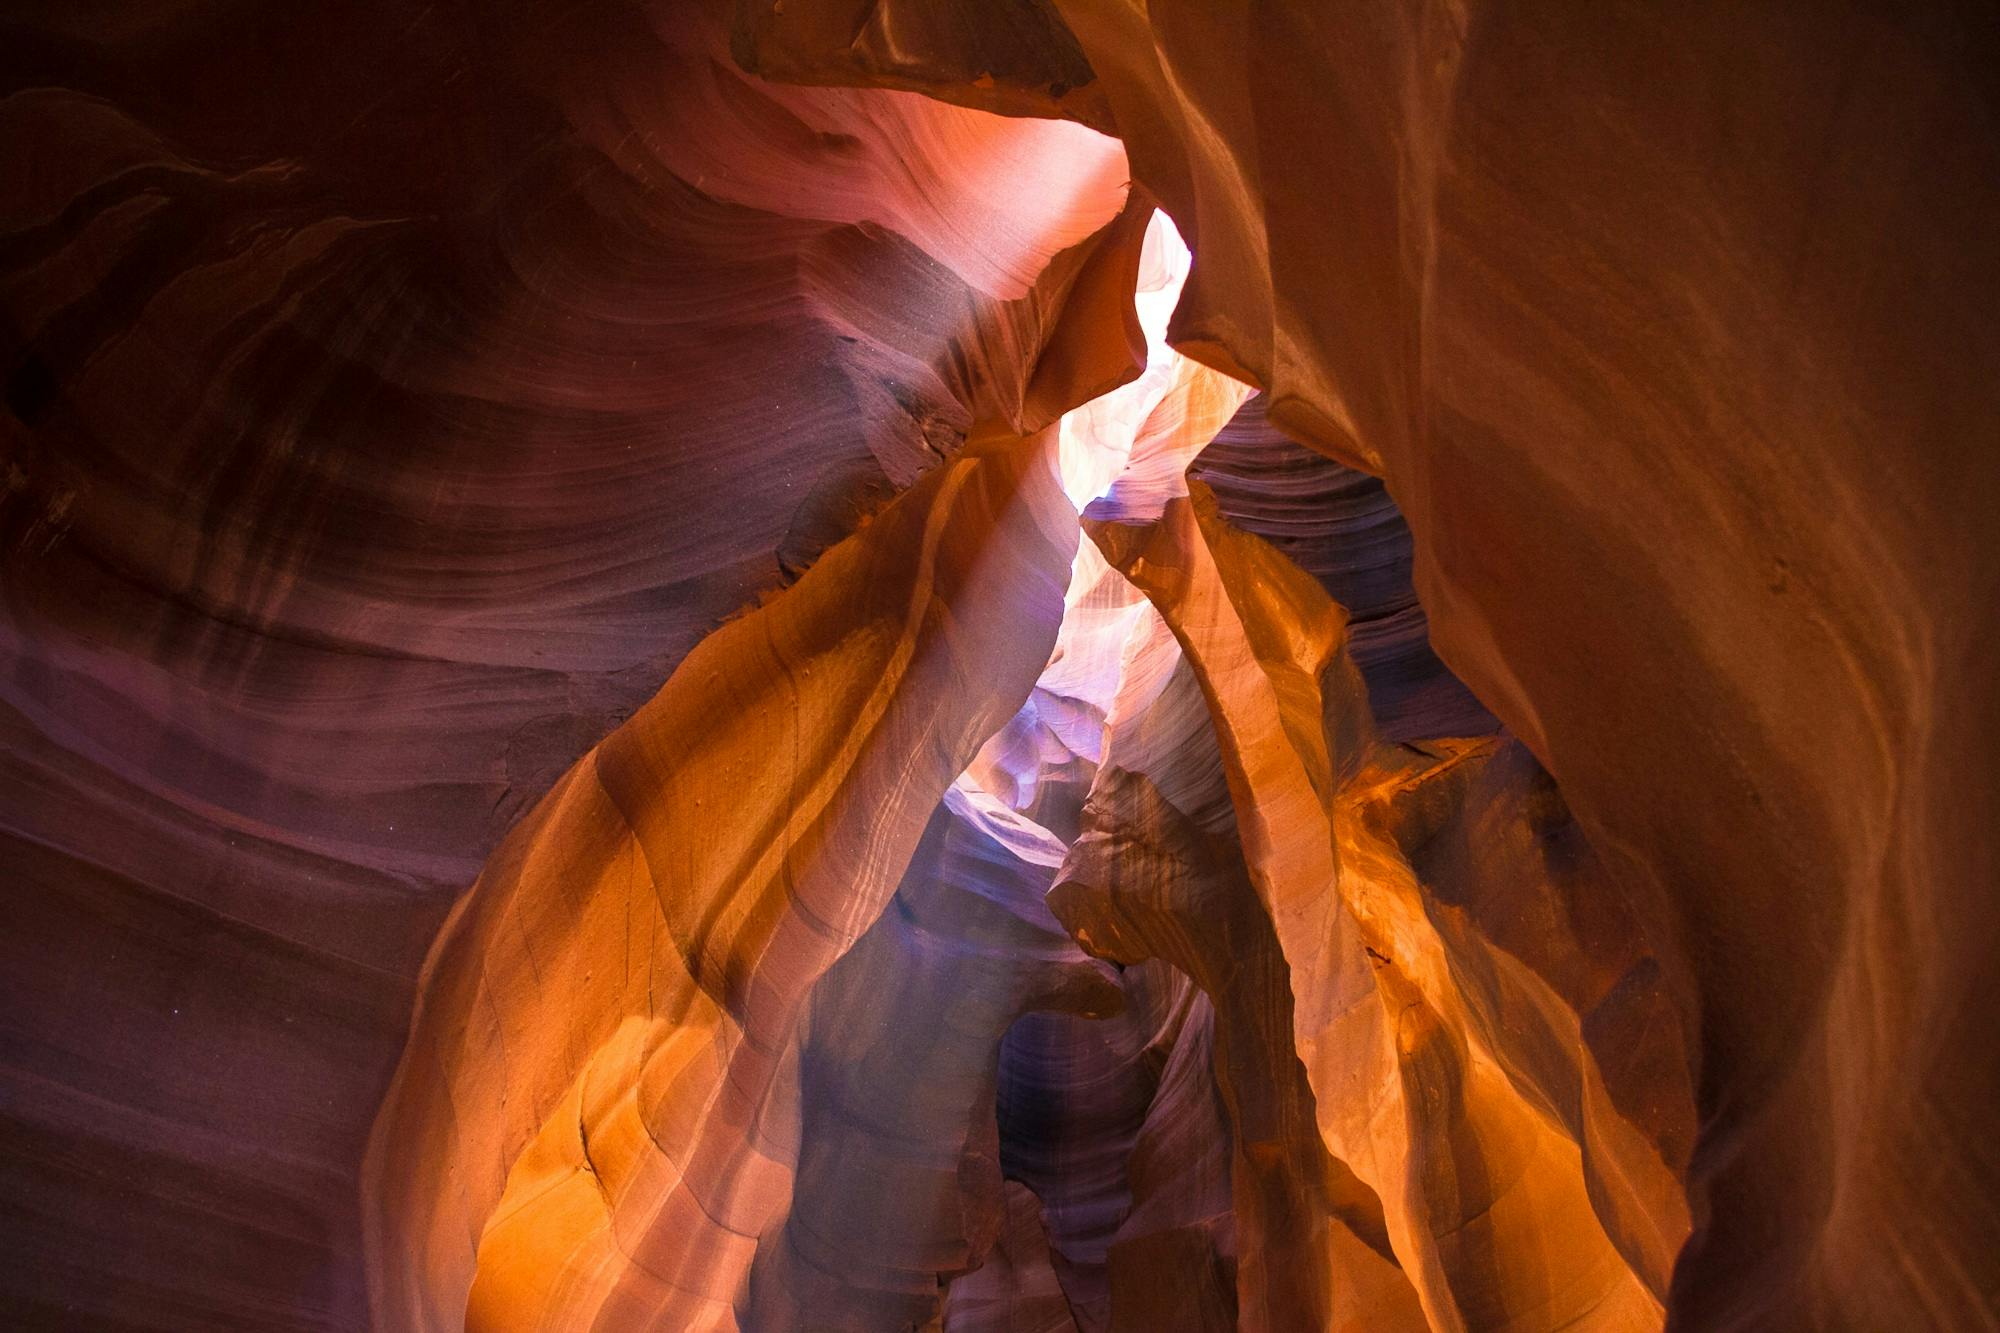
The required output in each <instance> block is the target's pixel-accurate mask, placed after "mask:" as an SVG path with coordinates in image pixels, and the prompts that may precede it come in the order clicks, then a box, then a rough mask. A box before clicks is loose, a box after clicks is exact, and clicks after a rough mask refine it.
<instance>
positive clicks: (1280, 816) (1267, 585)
mask: <svg viewBox="0 0 2000 1333" xmlns="http://www.w3.org/2000/svg"><path fill="white" fill-rule="evenodd" d="M1092 532H1093V536H1094V537H1095V538H1096V539H1097V541H1098V542H1099V544H1100V545H1101V546H1102V547H1103V548H1104V549H1105V552H1106V555H1107V557H1108V558H1109V559H1110V560H1111V563H1112V564H1113V565H1114V566H1115V567H1117V568H1119V569H1120V570H1122V571H1123V572H1125V573H1126V574H1127V575H1128V577H1130V578H1131V579H1132V580H1133V581H1134V583H1135V584H1137V585H1138V586H1139V587H1140V588H1141V589H1142V590H1144V591H1145V592H1146V593H1147V594H1148V596H1149V597H1150V598H1152V600H1153V602H1154V605H1155V607H1156V608H1157V609H1158V610H1159V612H1160V615H1161V617H1162V618H1163V619H1164V620H1165V621H1166V622H1167V624H1168V625H1169V626H1171V627H1172V628H1173V630H1174V633H1175V635H1176V637H1177V639H1178V640H1179V641H1180V644H1181V647H1182V649H1183V651H1184V652H1185V653H1186V654H1187V658H1188V661H1189V664H1190V665H1191V666H1192V667H1193V669H1194V671H1195V673H1196V675H1197V676H1198V677H1199V678H1200V681H1201V685H1202V691H1203V694H1204V696H1205V697H1206V699H1207V701H1208V703H1209V707H1210V710H1211V715H1212V716H1213V718H1214V721H1215V727H1216V734H1217V739H1218V742H1219V744H1220V748H1221V751H1222V755H1223V761H1224V766H1225V770H1226V772H1227V775H1228V780H1229V788H1230V792H1231V796H1232V799H1233V801H1234V804H1235V810H1236V822H1237V827H1238V830H1239V832H1240V836H1241V846H1242V849H1243V855H1244V859H1245V862H1246V866H1247V872H1248V875H1249V878H1250V881H1251V883H1252V884H1253V885H1254V887H1255V892H1256V896H1257V898H1258V900H1259V901H1260V903H1261V904H1262V906H1263V908H1264V910H1265V911H1266V912H1267V913H1268V920H1269V922H1270V925H1271V926H1272V928H1273V931H1274V936H1275V939H1276V942H1277V944H1278V946H1279V949H1280V951H1281V954H1282V958H1283V961H1284V963H1285V965H1286V967H1287V969H1288V971H1289V976H1290V989H1291V994H1292V998H1293V1016H1292V1027H1293V1041H1294V1044H1295V1047H1296V1050H1297V1053H1298V1056H1299V1058H1300V1060H1301V1061H1302V1062H1303V1064H1304V1067H1305V1072H1306V1075H1307V1077H1308V1080H1309V1082H1310V1084H1311V1091H1312V1094H1313V1106H1314V1111H1315V1113H1316V1116H1317V1121H1318V1128H1319V1133H1320V1136H1321V1138H1322V1139H1323V1140H1324V1143H1325V1145H1326V1148H1327V1149H1328V1151H1330V1152H1331V1154H1332V1155H1333V1157H1334V1158H1335V1159H1337V1160H1338V1161H1340V1162H1342V1163H1344V1164H1345V1165H1346V1166H1347V1167H1348V1168H1350V1169H1351V1170H1352V1171H1353V1172H1354V1174H1355V1175H1356V1176H1357V1177H1358V1179H1359V1181H1360V1182H1361V1183H1362V1184H1364V1185H1366V1186H1367V1187H1368V1188H1369V1189H1371V1190H1372V1191H1373V1192H1374V1193H1375V1194H1376V1195H1377V1196H1378V1197H1379V1198H1380V1199H1381V1203H1382V1207H1383V1211H1384V1217H1385V1222H1386V1226H1387V1231H1388V1239H1389V1243H1390V1246H1391V1249H1392V1251H1393V1253H1394V1254H1395V1256H1396V1257H1397V1259H1398V1261H1399V1262H1400V1263H1401V1265H1402V1268H1403V1270H1404V1272H1405V1273H1407V1274H1408V1275H1409V1277H1410V1280H1411V1282H1412V1283H1413V1284H1414V1285H1415V1288H1416V1293H1417V1296H1418V1298H1419V1299H1420V1300H1421V1302H1422V1308H1423V1313H1424V1316H1425V1317H1426V1318H1427V1319H1428V1320H1429V1322H1430V1324H1431V1326H1432V1327H1434V1328H1445V1329H1459V1328H1488V1327H1502V1326H1506V1325H1508V1324H1512V1323H1516V1322H1519V1321H1521V1320H1524V1319H1526V1320H1530V1321H1532V1322H1535V1323H1540V1322H1542V1321H1544V1320H1546V1321H1548V1322H1549V1324H1550V1326H1552V1327H1553V1326H1561V1325H1563V1324H1565V1323H1569V1324H1572V1325H1573V1326H1576V1327H1592V1328H1603V1329H1607V1330H1609V1329H1627V1328H1633V1327H1644V1326H1652V1325H1657V1324H1658V1323H1659V1322H1660V1319H1661V1317H1662V1311H1661V1305H1660V1300H1659V1293H1657V1292H1655V1291H1652V1290H1649V1289H1648V1288H1647V1286H1646V1285H1645V1283H1644V1282H1643V1281H1641V1280H1640V1278H1638V1277H1637V1276H1635V1274H1634V1272H1633V1271H1632V1269H1631V1268H1630V1267H1629V1266H1628V1264H1627V1262H1626V1261H1625V1260H1624V1259H1623V1258H1622V1257H1621V1256H1620V1254H1619V1251H1618V1250H1617V1248H1615V1247H1614V1244H1613V1242H1612V1241H1611V1240H1610V1239H1609V1238H1607V1236H1606V1234H1605V1229H1604V1225H1603V1223H1602V1222H1601V1220H1600V1219H1599V1217H1598V1215H1597V1213H1596V1211H1595V1210H1594V1208H1593V1206H1592V1202H1591V1199H1590V1195H1589V1190H1588V1187H1587V1185H1586V1182H1585V1178H1584V1174H1585V1173H1584V1169H1583V1163H1582V1158H1581V1154H1580V1151H1579V1148H1578V1145H1577V1143H1576V1141H1575V1140H1573V1139H1571V1138H1569V1137H1568V1136H1566V1135H1565V1134H1563V1133H1562V1132H1561V1131H1560V1129H1558V1128H1557V1127H1556V1126H1554V1125H1552V1124H1550V1123H1549V1121H1548V1120H1547V1119H1546V1118H1545V1117H1544V1116H1543V1114H1542V1111H1541V1106H1540V1105H1539V1104H1538V1103H1536V1102H1531V1101H1530V1100H1529V1099H1527V1098H1525V1097H1524V1096H1523V1095H1522V1092H1521V1091H1520V1089H1518V1088H1517V1087H1516V1086H1514V1084H1513V1083H1511V1082H1510V1081H1509V1080H1508V1079H1507V1077H1506V1076H1505V1074H1504V1073H1503V1072H1502V1071H1501V1069H1500V1068H1499V1067H1498V1065H1497V1064H1496V1063H1495V1060H1494V1057H1493V1056H1492V1054H1491V1053H1490V1052H1488V1051H1487V1050H1486V1049H1485V1048H1484V1046H1483V1044H1482V1043H1481V1041H1480V1040H1479V1036H1478V1033H1477V1031H1476V1025H1475V1024H1473V1023H1472V1022H1471V1021H1470V1020H1469V1019H1468V1016H1467V1014H1466V1003H1465V1001H1464V999H1463V997H1462V996H1461V994H1460V992H1459V987H1458V983H1457V981H1456V979H1455V977H1454V975H1453V960H1452V957H1451V951H1450V949H1449V948H1448V947H1447V945H1446V943H1445V942H1444V941H1443V940H1442V939H1441V938H1440V937H1439V934H1438V932H1437V930H1436V929H1435V927H1433V926H1432V925H1431V923H1430V921H1429V918H1428V915H1427V913H1426V909H1425V906H1424V894H1423V891H1422V890H1421V888H1420V887H1419V885H1418V884H1417V881H1416V879H1415V876H1414V873H1413V872H1412V871H1411V869H1410V867H1409V865H1408V863H1407V862H1406V861H1405V860H1404V859H1403V857H1402V855H1401V853H1400V851H1399V850H1398V849H1397V848H1396V847H1395V845H1394V844H1393V843H1391V842H1389V841H1388V840H1387V839H1385V838H1383V837H1382V836H1381V835H1379V834H1378V833H1376V832H1375V831H1374V830H1373V828H1372V827H1371V822H1370V820H1369V819H1368V818H1367V817H1366V807H1367V805H1368V804H1369V803H1370V802H1371V801H1372V800H1375V799H1378V798H1379V792H1378V791H1377V790H1376V785H1375V784H1374V783H1373V782H1372V781H1371V780H1370V779H1369V777H1368V775H1367V773H1366V770H1365V769H1364V764H1365V761H1366V759H1367V757H1368V756H1369V755H1370V753H1371V750H1372V745H1371V742H1370V739H1369V728H1368V721H1367V716H1366V711H1365V710H1366V703H1365V698H1364V697H1363V695H1362V691H1361V688H1360V685H1359V682H1358V677H1357V675H1356V673H1355V670H1354V668H1353V666H1352V664H1351V662H1349V661H1348V660H1347V659H1346V655H1345V653H1344V650H1343V643H1342V628H1343V625H1342V617H1341V615H1340V613H1339V609H1338V608H1337V607H1335V606H1334V605H1333V604H1332V603H1331V602H1330V601H1328V600H1327V599H1326V596H1325V594H1324V593H1323V592H1322V591H1321V590H1320V588H1319V586H1318V584H1317V583H1316V582H1315V581H1314V580H1312V579H1311V578H1310V577H1309V576H1307V575H1305V574H1304V573H1303V571H1301V570H1299V569H1298V568H1297V567H1296V566H1293V565H1291V564H1290V563H1289V562H1287V561H1286V560H1285V559H1284V558H1283V557H1282V556H1281V555H1279V554H1278V553H1277V552H1276V551H1275V550H1274V549H1272V548H1271V547H1269V546H1267V545H1265V544H1264V543H1262V542H1260V541H1258V540H1257V539H1255V538H1252V537H1249V536H1247V535H1244V534H1241V533H1236V532H1233V531H1231V530H1230V529H1229V528H1228V527H1227V525H1226V524H1224V523H1223V522H1222V521H1221V519H1220V517H1219V515H1217V514H1216V512H1215V506H1214V502H1213V499H1212V498H1211V497H1210V496H1209V495H1208V494H1207V492H1206V491H1205V489H1204V488H1202V487H1200V486H1199V485H1196V486H1195V487H1194V488H1193V493H1192V494H1191V495H1190V496H1189V497H1186V498H1183V499H1180V500H1176V501H1174V502H1172V503H1170V504H1169V505H1168V506H1167V508H1166V510H1165V512H1164V513H1163V515H1162V516H1161V517H1160V519H1158V520H1157V521H1156V522H1154V523H1152V524H1150V525H1147V526H1144V527H1131V526H1119V525H1103V524H1100V525H1093V527H1092ZM1154 822H1155V823H1157V822H1158V821H1157V819H1156V820H1155V821H1154Z"/></svg>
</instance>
